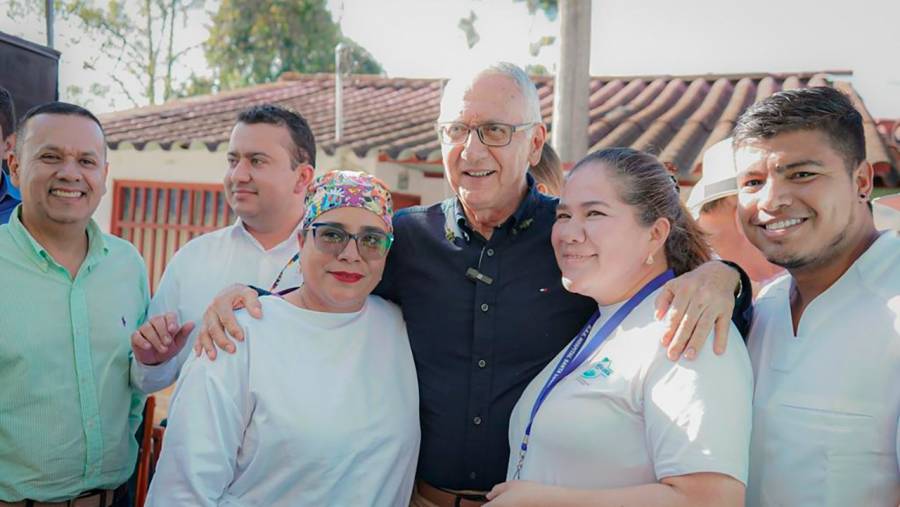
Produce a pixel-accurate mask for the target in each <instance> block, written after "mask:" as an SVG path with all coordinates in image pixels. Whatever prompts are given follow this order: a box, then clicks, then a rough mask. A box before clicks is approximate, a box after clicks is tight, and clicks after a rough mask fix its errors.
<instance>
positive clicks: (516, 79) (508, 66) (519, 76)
mask: <svg viewBox="0 0 900 507" xmlns="http://www.w3.org/2000/svg"><path fill="white" fill-rule="evenodd" d="M485 74H500V75H502V76H506V77H508V78H509V79H511V80H512V81H513V83H515V84H516V87H517V88H519V92H521V93H522V97H523V98H524V99H525V111H524V113H525V120H524V121H527V122H541V121H543V119H542V118H541V101H540V98H539V97H538V93H537V88H536V87H535V86H534V83H533V82H532V81H531V78H529V77H528V74H527V73H526V72H525V71H524V70H522V68H521V67H519V66H518V65H516V64H514V63H509V62H494V63H492V64H490V65H487V66H485V67H482V68H481V69H478V70H476V71H474V72H468V73H465V74H460V75H456V76H454V77H452V78H450V79H449V80H448V81H447V85H446V86H445V87H444V94H443V95H446V93H447V90H448V89H451V88H455V87H459V86H464V87H468V86H469V85H470V84H472V82H473V81H475V79H476V78H477V77H479V76H483V75H485ZM441 105H442V106H443V96H442V97H441Z"/></svg>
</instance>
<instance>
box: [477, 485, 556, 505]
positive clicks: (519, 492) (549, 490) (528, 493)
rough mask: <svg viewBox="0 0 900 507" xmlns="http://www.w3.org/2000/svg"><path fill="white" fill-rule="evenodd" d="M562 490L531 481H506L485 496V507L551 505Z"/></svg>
mask: <svg viewBox="0 0 900 507" xmlns="http://www.w3.org/2000/svg"><path fill="white" fill-rule="evenodd" d="M560 493H562V489H560V488H558V487H556V486H548V485H546V484H540V483H537V482H531V481H507V482H503V483H500V484H497V485H496V486H494V489H492V490H491V491H490V492H489V493H488V494H487V499H488V500H489V502H488V503H486V504H484V506H485V507H505V506H510V507H543V506H546V505H553V504H554V503H555V502H556V501H557V500H558V499H559V494H560Z"/></svg>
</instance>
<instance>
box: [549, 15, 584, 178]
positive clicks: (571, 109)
mask: <svg viewBox="0 0 900 507" xmlns="http://www.w3.org/2000/svg"><path fill="white" fill-rule="evenodd" d="M559 13H560V45H559V51H560V55H559V68H558V69H557V71H556V81H555V83H556V84H555V86H554V88H553V126H552V128H553V131H552V133H551V134H552V140H553V147H554V148H556V152H557V153H559V158H560V160H561V161H562V162H563V163H567V162H575V161H577V160H579V159H580V158H581V157H583V156H584V155H585V154H587V150H588V145H587V143H588V139H587V135H588V116H589V107H588V98H589V93H590V81H591V76H590V60H591V1H590V0H559Z"/></svg>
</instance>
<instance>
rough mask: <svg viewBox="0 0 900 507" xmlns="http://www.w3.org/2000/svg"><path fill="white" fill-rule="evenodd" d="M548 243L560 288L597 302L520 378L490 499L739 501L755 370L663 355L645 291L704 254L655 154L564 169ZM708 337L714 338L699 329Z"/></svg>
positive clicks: (596, 156) (731, 343)
mask: <svg viewBox="0 0 900 507" xmlns="http://www.w3.org/2000/svg"><path fill="white" fill-rule="evenodd" d="M552 241H553V249H554V251H555V253H556V260H557V262H558V264H559V267H560V270H561V271H562V281H563V285H564V286H565V288H566V290H569V291H571V292H575V293H578V294H583V295H585V296H589V297H591V299H593V300H594V301H596V303H597V305H598V306H599V310H598V311H597V312H596V313H595V314H594V316H593V317H592V318H591V319H590V320H588V322H587V324H586V325H585V326H584V328H583V329H582V331H581V332H580V333H579V334H578V335H577V336H576V337H575V338H574V339H573V340H572V342H570V344H569V345H568V346H566V347H565V348H563V350H561V351H560V352H559V354H557V356H556V358H554V359H553V360H552V361H550V363H549V364H548V365H547V367H545V368H544V369H543V371H541V373H539V374H538V376H537V377H535V378H534V380H532V381H531V383H530V384H529V385H528V387H527V388H526V389H525V392H524V393H523V394H522V397H521V399H520V400H519V402H518V403H517V404H516V407H515V409H513V412H512V417H511V420H510V425H509V443H510V449H511V450H512V452H511V455H510V460H509V466H508V469H507V479H508V480H509V481H510V482H506V483H504V484H500V485H498V486H496V487H495V488H494V489H493V491H492V492H491V493H490V494H489V495H488V498H489V499H491V501H490V502H489V503H488V504H487V505H488V506H489V507H501V506H510V507H513V506H514V507H529V506H534V507H563V506H574V505H577V506H594V505H595V506H608V505H616V506H621V507H631V506H634V507H638V506H640V507H653V506H660V507H662V506H665V507H678V506H685V507H687V506H690V507H703V506H709V507H727V506H734V507H738V506H743V505H744V488H745V484H746V482H747V468H748V461H749V457H748V454H749V445H750V421H751V399H752V392H753V377H752V375H751V371H750V359H749V357H748V356H747V350H746V348H745V347H744V344H743V341H742V338H741V335H740V333H739V332H738V330H737V329H736V328H735V327H734V326H733V325H732V326H730V329H729V333H728V347H727V352H726V353H725V354H724V355H723V356H722V357H718V356H716V355H714V354H712V353H711V351H706V352H705V353H704V354H701V355H700V356H699V357H698V358H697V359H696V360H694V361H687V360H681V361H678V362H672V361H670V360H668V358H666V353H665V349H662V348H660V347H659V342H660V340H661V338H662V336H663V334H664V333H665V326H664V325H663V324H662V323H660V322H659V321H657V320H656V318H655V317H654V305H653V299H654V297H655V296H656V295H658V294H659V291H660V288H661V287H662V286H663V284H664V283H665V282H666V281H668V280H670V279H672V278H673V277H674V276H676V275H680V274H682V273H686V272H688V271H690V270H692V269H695V268H696V267H697V266H699V265H701V264H702V263H704V262H706V261H707V260H709V258H710V251H709V247H708V246H707V244H706V242H705V241H704V238H703V233H702V232H701V231H700V229H699V228H698V227H697V224H696V223H695V222H694V220H693V219H692V218H691V217H690V215H689V214H688V211H687V210H686V209H685V208H684V206H683V205H682V204H681V200H680V197H679V188H678V185H677V183H676V182H675V181H674V179H673V178H671V177H670V176H669V175H668V173H667V172H666V169H665V168H664V167H663V165H662V164H661V163H660V162H659V161H658V160H657V159H656V158H655V157H653V156H652V155H648V154H646V153H642V152H639V151H636V150H632V149H630V148H610V149H606V150H601V151H597V152H594V153H592V154H590V155H588V156H587V157H585V158H584V159H582V160H581V161H580V162H578V163H577V164H576V165H575V167H574V168H573V169H572V170H571V171H570V172H569V175H568V177H567V179H566V185H565V189H564V191H563V195H562V198H561V200H560V203H559V206H558V207H557V209H556V223H555V224H554V226H553V235H552ZM710 346H711V343H710Z"/></svg>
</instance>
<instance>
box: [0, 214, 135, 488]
mask: <svg viewBox="0 0 900 507" xmlns="http://www.w3.org/2000/svg"><path fill="white" fill-rule="evenodd" d="M20 209H21V206H20V207H19V208H17V209H16V210H15V211H14V212H13V215H12V216H11V217H10V221H9V224H7V225H2V226H0V500H3V501H7V502H14V501H19V500H22V499H26V498H30V499H34V500H41V501H56V500H62V499H67V498H71V497H73V496H76V495H78V494H79V493H81V492H83V491H86V490H90V489H93V488H115V487H117V486H119V485H120V484H122V483H124V482H125V481H126V480H128V478H129V477H130V476H131V474H132V472H133V470H134V464H135V461H136V458H137V450H138V443H137V442H136V441H135V438H134V434H135V431H136V430H137V427H138V425H139V424H140V419H141V410H142V407H143V401H144V397H143V395H142V394H141V393H140V392H139V391H137V390H136V389H134V388H132V386H131V382H130V364H131V347H130V341H129V338H130V336H131V334H132V333H133V332H134V330H135V329H136V328H137V327H138V326H139V325H140V324H141V323H142V322H143V320H144V319H145V317H146V308H147V304H148V300H149V289H148V284H147V275H146V270H145V267H144V262H143V260H142V259H141V257H140V254H138V252H137V251H136V250H135V249H134V247H133V246H132V245H131V244H130V243H128V242H126V241H123V240H121V239H119V238H115V237H112V236H109V235H105V234H103V233H102V232H101V231H100V229H99V227H97V225H96V224H95V223H94V222H93V221H91V223H90V225H89V226H88V230H87V232H88V241H89V246H88V254H87V257H86V258H85V260H84V262H83V263H82V265H81V268H80V269H79V270H78V274H77V275H76V276H75V278H74V279H72V277H71V276H70V275H69V273H68V271H66V269H65V268H64V267H62V266H61V265H60V264H59V263H57V262H56V261H55V260H53V258H52V257H51V256H50V254H49V253H48V252H47V251H46V250H45V249H44V248H43V247H42V246H41V245H40V244H39V243H38V242H37V241H35V240H34V238H33V237H32V236H31V235H30V234H29V233H28V231H27V230H26V229H25V227H24V226H23V225H22V223H21V221H20V220H19V210H20Z"/></svg>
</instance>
